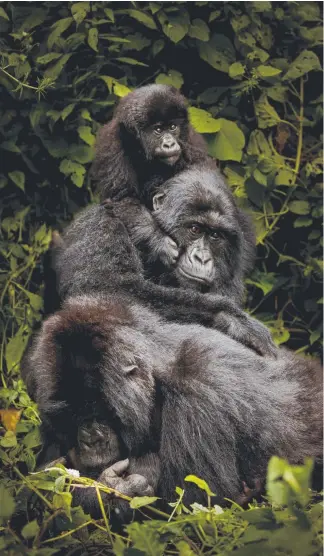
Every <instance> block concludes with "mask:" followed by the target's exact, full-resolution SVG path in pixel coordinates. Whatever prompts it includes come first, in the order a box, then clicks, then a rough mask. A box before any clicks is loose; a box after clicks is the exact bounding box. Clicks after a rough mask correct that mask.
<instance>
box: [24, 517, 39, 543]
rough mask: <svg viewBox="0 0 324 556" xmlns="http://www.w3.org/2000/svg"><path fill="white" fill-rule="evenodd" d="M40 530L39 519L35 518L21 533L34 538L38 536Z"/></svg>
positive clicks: (27, 537)
mask: <svg viewBox="0 0 324 556" xmlns="http://www.w3.org/2000/svg"><path fill="white" fill-rule="evenodd" d="M38 531H39V525H38V523H37V520H36V519H34V521H30V522H29V523H27V525H25V526H24V527H23V529H22V531H21V534H22V536H23V537H24V539H32V538H34V537H36V535H37V533H38Z"/></svg>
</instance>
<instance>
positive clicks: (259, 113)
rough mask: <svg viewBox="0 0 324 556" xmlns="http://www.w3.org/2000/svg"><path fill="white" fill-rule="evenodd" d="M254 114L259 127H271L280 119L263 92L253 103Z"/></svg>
mask: <svg viewBox="0 0 324 556" xmlns="http://www.w3.org/2000/svg"><path fill="white" fill-rule="evenodd" d="M255 114H256V117H257V118H258V125H259V127H260V128H261V129H265V128H267V127H272V126H274V125H276V124H278V123H279V122H280V121H281V118H280V116H279V114H278V113H277V111H276V110H275V109H274V108H273V106H271V104H270V103H269V101H268V98H267V95H266V94H265V93H262V95H261V96H260V98H259V100H258V101H257V102H256V103H255Z"/></svg>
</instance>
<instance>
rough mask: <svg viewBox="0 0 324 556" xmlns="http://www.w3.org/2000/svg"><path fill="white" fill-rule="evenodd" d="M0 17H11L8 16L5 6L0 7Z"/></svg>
mask: <svg viewBox="0 0 324 556" xmlns="http://www.w3.org/2000/svg"><path fill="white" fill-rule="evenodd" d="M0 17H2V18H3V19H7V20H8V21H9V17H8V16H7V14H6V12H5V11H4V9H3V8H1V7H0Z"/></svg>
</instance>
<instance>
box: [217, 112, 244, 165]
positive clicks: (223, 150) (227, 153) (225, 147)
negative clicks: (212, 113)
mask: <svg viewBox="0 0 324 556" xmlns="http://www.w3.org/2000/svg"><path fill="white" fill-rule="evenodd" d="M217 121H218V122H219V123H220V125H221V127H220V130H219V131H218V133H216V135H215V138H213V139H212V140H211V141H209V149H210V153H211V155H212V156H214V157H215V158H218V160H235V161H237V162H240V161H241V159H242V151H243V147H244V145H245V137H244V133H243V132H242V131H241V130H240V128H239V127H238V126H237V124H236V123H235V122H231V121H230V120H225V119H224V118H220V119H219V120H217Z"/></svg>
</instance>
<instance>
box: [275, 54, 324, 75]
mask: <svg viewBox="0 0 324 556" xmlns="http://www.w3.org/2000/svg"><path fill="white" fill-rule="evenodd" d="M321 69H322V67H321V63H320V61H319V59H318V57H317V56H316V54H315V52H312V51H311V50H304V51H303V52H301V53H300V54H299V56H297V58H296V59H295V60H294V61H293V62H292V64H290V67H289V69H288V71H287V73H286V74H285V75H284V76H283V80H284V81H288V80H289V81H293V80H294V79H298V78H299V77H302V76H303V75H305V74H306V73H309V72H310V71H313V70H318V71H321Z"/></svg>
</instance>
